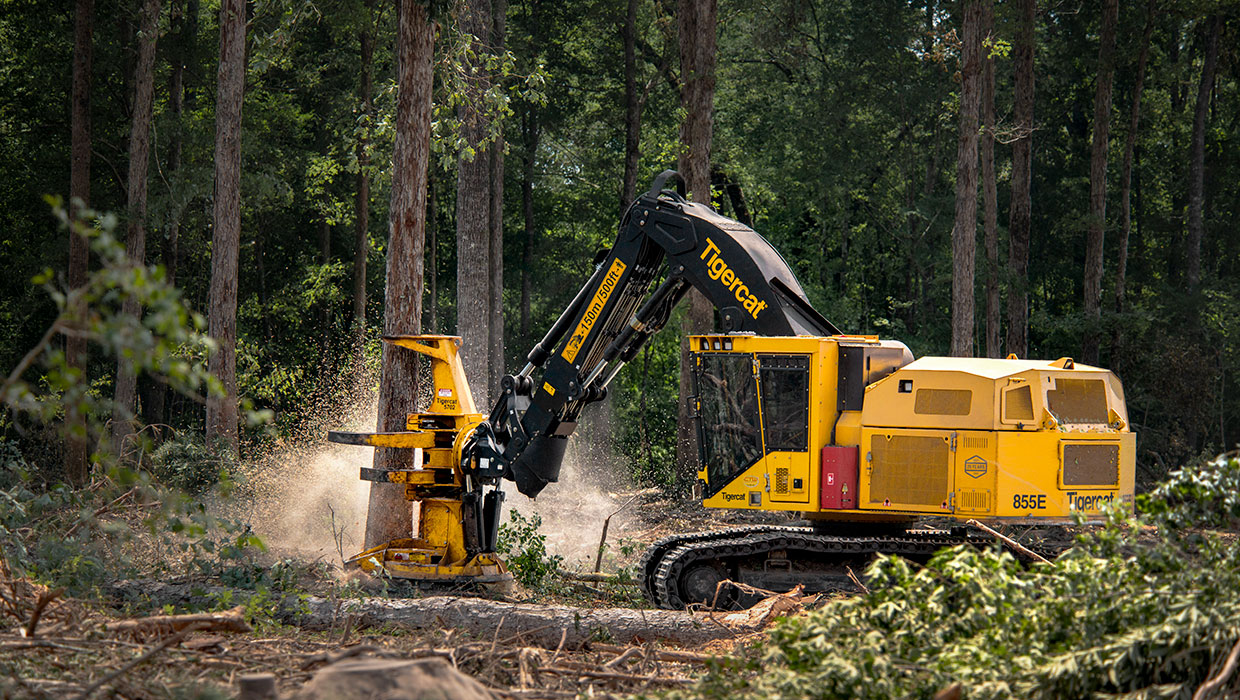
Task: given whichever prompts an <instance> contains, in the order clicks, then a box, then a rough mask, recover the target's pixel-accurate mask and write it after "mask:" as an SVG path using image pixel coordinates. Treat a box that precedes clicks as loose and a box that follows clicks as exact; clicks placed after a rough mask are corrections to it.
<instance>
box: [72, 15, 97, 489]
mask: <svg viewBox="0 0 1240 700" xmlns="http://www.w3.org/2000/svg"><path fill="white" fill-rule="evenodd" d="M94 14H95V3H94V0H77V2H76V4H75V6H74V10H73V102H72V108H71V114H70V127H69V128H70V159H71V162H70V165H69V214H70V217H71V218H73V219H74V220H76V219H78V218H79V216H80V212H81V210H82V209H83V208H86V207H89V206H90V83H91V80H90V78H91V75H90V72H91V53H92V51H91V50H92V44H93V31H92V28H93V26H94V21H95V20H94ZM89 253H90V249H89V246H88V244H87V241H86V239H85V238H83V237H82V236H79V235H78V234H77V233H75V232H73V231H72V230H71V231H70V232H69V265H68V268H69V269H68V282H69V288H70V289H77V288H78V287H81V286H82V285H84V284H86V272H87V267H88V262H89ZM65 357H66V358H67V359H68V364H69V367H70V368H71V369H74V370H77V371H78V372H79V373H80V376H81V377H82V380H83V381H87V377H86V362H87V354H86V339H85V338H83V337H81V336H76V335H73V336H69V337H68V338H67V339H66V340H65ZM76 403H77V402H69V404H68V405H66V406H65V433H66V435H67V437H66V438H65V479H66V480H67V481H68V482H69V483H70V484H74V485H76V486H81V485H83V484H85V483H86V472H87V463H86V460H87V452H88V451H89V447H88V443H87V439H86V420H85V418H84V417H83V416H82V415H81V414H80V413H78V411H77V408H76Z"/></svg>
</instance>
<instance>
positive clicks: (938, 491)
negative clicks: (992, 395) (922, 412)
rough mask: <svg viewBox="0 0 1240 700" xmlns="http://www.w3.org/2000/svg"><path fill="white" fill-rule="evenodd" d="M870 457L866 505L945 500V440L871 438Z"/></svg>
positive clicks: (934, 503) (947, 456) (947, 461)
mask: <svg viewBox="0 0 1240 700" xmlns="http://www.w3.org/2000/svg"><path fill="white" fill-rule="evenodd" d="M965 393H968V392H965ZM870 458H871V460H872V464H871V468H872V470H873V471H872V473H871V476H870V503H878V504H908V505H923V506H937V505H940V504H941V503H943V502H944V501H945V500H947V496H948V481H949V478H948V477H949V474H948V471H949V468H950V453H949V452H948V447H947V438H942V437H934V436H923V435H895V436H885V435H875V436H874V437H873V438H872V439H871V441H870Z"/></svg>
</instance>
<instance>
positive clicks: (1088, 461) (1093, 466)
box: [1063, 444, 1119, 486]
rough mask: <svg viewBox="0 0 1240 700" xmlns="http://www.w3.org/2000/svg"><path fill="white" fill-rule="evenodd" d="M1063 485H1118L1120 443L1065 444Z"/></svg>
mask: <svg viewBox="0 0 1240 700" xmlns="http://www.w3.org/2000/svg"><path fill="white" fill-rule="evenodd" d="M1063 485H1064V486H1118V485H1119V445H1115V444H1100V445H1082V444H1067V445H1064V446H1063Z"/></svg>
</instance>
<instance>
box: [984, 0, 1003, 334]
mask: <svg viewBox="0 0 1240 700" xmlns="http://www.w3.org/2000/svg"><path fill="white" fill-rule="evenodd" d="M994 32H995V6H994V0H983V2H982V36H983V37H985V38H986V39H989V40H993V38H994ZM982 50H983V52H984V53H983V55H982V125H983V127H984V129H985V130H984V132H983V134H982V229H983V230H984V231H985V241H986V357H1001V356H1002V349H1001V348H1000V334H999V326H1000V324H999V221H998V220H999V195H998V192H997V191H996V183H995V60H994V59H993V58H991V57H990V56H989V55H987V54H988V53H989V51H988V49H986V48H985V47H983V49H982Z"/></svg>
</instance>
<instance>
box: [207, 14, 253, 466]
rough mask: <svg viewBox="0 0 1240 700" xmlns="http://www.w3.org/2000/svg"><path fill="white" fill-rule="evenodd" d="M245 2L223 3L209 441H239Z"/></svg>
mask: <svg viewBox="0 0 1240 700" xmlns="http://www.w3.org/2000/svg"><path fill="white" fill-rule="evenodd" d="M245 21H246V17H245V2H244V0H223V2H222V3H221V5H220V66H219V74H218V83H217V85H218V87H217V98H216V108H215V211H214V215H213V222H214V228H213V233H212V237H211V303H210V311H209V313H208V328H209V331H210V333H211V336H212V337H213V338H215V342H216V343H217V347H216V350H215V352H213V353H211V356H210V358H209V360H208V370H209V371H210V372H211V375H212V376H214V377H215V378H216V379H218V380H219V382H220V384H221V385H222V386H223V388H224V395H223V396H213V397H209V398H208V399H207V441H208V442H209V443H210V442H214V441H216V440H223V441H224V444H225V446H226V448H227V449H228V450H230V451H231V452H232V453H233V454H236V453H237V451H238V445H237V255H238V253H239V249H240V244H241V103H242V97H243V96H244V95H245Z"/></svg>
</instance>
